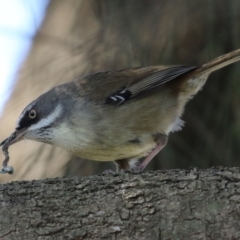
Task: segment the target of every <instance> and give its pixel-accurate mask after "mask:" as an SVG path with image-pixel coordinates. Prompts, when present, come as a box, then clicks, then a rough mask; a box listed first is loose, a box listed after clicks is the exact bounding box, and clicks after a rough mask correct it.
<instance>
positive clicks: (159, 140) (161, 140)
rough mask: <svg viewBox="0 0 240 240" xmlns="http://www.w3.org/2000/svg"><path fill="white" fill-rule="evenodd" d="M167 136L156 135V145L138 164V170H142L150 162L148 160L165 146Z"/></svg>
mask: <svg viewBox="0 0 240 240" xmlns="http://www.w3.org/2000/svg"><path fill="white" fill-rule="evenodd" d="M167 140H168V136H166V135H163V134H157V135H156V142H157V146H156V147H155V148H154V149H153V150H152V152H151V153H150V154H149V155H148V156H147V157H146V158H145V159H144V160H143V162H142V163H141V164H140V166H139V170H140V171H143V170H144V168H145V167H146V166H147V165H148V163H150V161H151V160H152V159H153V158H154V157H155V156H156V155H157V154H158V153H159V152H160V151H161V150H162V149H163V148H164V147H165V146H166V144H167Z"/></svg>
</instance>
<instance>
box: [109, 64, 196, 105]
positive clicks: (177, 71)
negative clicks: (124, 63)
mask: <svg viewBox="0 0 240 240" xmlns="http://www.w3.org/2000/svg"><path fill="white" fill-rule="evenodd" d="M196 68H198V67H195V66H194V67H193V66H171V67H165V68H164V69H161V70H157V71H155V72H152V73H151V74H149V75H148V76H146V77H144V78H142V79H139V80H138V81H135V82H134V83H133V84H131V83H130V85H128V86H127V85H126V86H123V87H122V88H121V89H119V90H117V91H115V92H114V93H113V94H111V95H110V96H108V97H107V98H106V104H116V105H121V104H123V103H125V102H126V101H127V100H129V99H131V98H134V97H136V96H138V95H139V94H141V93H144V92H147V91H149V90H151V89H153V88H156V87H159V86H161V85H163V84H165V83H167V82H169V81H171V80H173V79H176V78H177V77H179V76H181V75H183V74H185V73H188V72H190V71H191V70H194V69H196Z"/></svg>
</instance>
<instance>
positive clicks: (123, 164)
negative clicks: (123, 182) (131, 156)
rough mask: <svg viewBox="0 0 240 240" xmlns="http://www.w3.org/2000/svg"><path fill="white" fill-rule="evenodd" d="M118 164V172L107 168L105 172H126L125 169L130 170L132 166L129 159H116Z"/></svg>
mask: <svg viewBox="0 0 240 240" xmlns="http://www.w3.org/2000/svg"><path fill="white" fill-rule="evenodd" d="M114 163H115V164H116V172H114V171H113V170H111V169H107V170H105V171H104V172H103V174H106V175H109V174H115V173H125V171H130V170H131V167H130V164H129V162H128V159H121V160H116V161H114Z"/></svg>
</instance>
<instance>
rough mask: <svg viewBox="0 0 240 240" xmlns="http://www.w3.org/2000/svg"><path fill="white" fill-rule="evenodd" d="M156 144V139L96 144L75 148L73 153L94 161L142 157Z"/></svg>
mask: <svg viewBox="0 0 240 240" xmlns="http://www.w3.org/2000/svg"><path fill="white" fill-rule="evenodd" d="M155 146H156V143H155V142H154V141H151V142H145V143H125V144H120V143H119V145H116V146H113V145H111V146H110V145H109V146H107V145H95V144H90V145H89V146H88V147H84V148H81V149H75V150H73V151H72V154H73V155H75V156H77V157H81V158H84V159H88V160H94V161H115V160H120V159H127V158H137V159H138V158H141V157H145V156H147V155H148V154H149V153H150V152H151V151H152V149H153V148H154V147H155Z"/></svg>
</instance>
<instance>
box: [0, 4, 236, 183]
mask: <svg viewBox="0 0 240 240" xmlns="http://www.w3.org/2000/svg"><path fill="white" fill-rule="evenodd" d="M4 2H6V1H3V0H1V1H0V9H1V8H2V6H1V5H2V4H3V3H4ZM10 2H13V5H12V8H10V10H9V12H7V13H8V15H10V11H12V9H13V8H14V9H15V10H16V11H17V12H19V8H20V7H17V6H18V5H17V4H16V2H18V3H20V4H22V5H21V6H22V7H23V8H24V9H25V10H24V11H25V12H24V14H23V15H21V16H18V17H19V19H18V20H17V22H19V23H20V20H21V19H23V18H24V19H25V18H26V19H27V20H26V21H23V23H21V24H20V25H21V26H22V27H23V28H19V29H24V27H26V26H27V25H28V26H30V28H28V30H26V29H25V30H24V31H23V30H19V29H18V30H16V29H14V31H12V30H13V29H12V26H8V25H1V24H0V35H1V36H4V37H6V36H7V37H8V38H9V40H8V41H7V43H6V44H5V45H4V44H2V43H1V42H0V44H1V45H2V46H3V45H4V47H3V48H2V49H3V50H1V48H0V56H4V57H3V59H1V60H0V61H1V69H2V70H1V69H0V72H1V71H3V69H5V67H4V63H5V59H6V55H4V54H6V53H7V56H12V55H13V53H11V51H10V50H9V49H10V39H12V40H13V39H14V40H13V41H15V40H16V39H19V38H20V39H21V42H22V44H23V45H21V46H20V47H19V46H18V47H17V49H18V53H17V56H18V57H17V58H16V57H15V59H14V60H11V61H10V62H11V63H12V64H15V65H14V67H12V68H11V71H12V72H11V74H10V73H8V74H10V75H8V76H7V77H5V78H4V77H3V76H1V79H0V82H1V83H5V84H4V85H2V86H1V92H0V94H1V103H2V104H4V105H2V112H1V118H0V126H1V132H0V139H2V140H3V139H5V138H6V137H8V136H9V135H10V134H11V133H12V132H13V131H14V127H15V123H16V120H17V118H18V116H19V114H20V113H21V111H22V110H23V109H24V107H25V106H26V105H27V104H28V103H30V102H31V101H32V100H34V99H35V98H36V97H38V96H39V95H41V94H42V93H43V92H45V91H47V90H49V89H50V88H52V87H53V86H56V85H58V84H61V83H64V82H67V81H70V80H73V79H74V78H76V77H78V76H81V75H85V74H88V73H91V72H95V71H104V70H114V69H121V68H126V67H135V66H149V65H168V64H185V65H201V64H203V63H206V62H208V61H210V60H212V59H213V58H215V57H217V56H219V55H222V54H224V53H227V52H229V51H232V50H235V49H237V48H240V1H239V0H230V1H229V0H201V1H199V0H192V1H188V0H168V1H163V0H141V1H139V0H131V1H129V0H114V1H112V0H101V1H99V0H70V1H66V0H49V1H47V0H46V1H45V0H44V1H43V0H38V1H36V0H35V1H30V0H29V1H25V0H11V1H10ZM33 2H35V3H33ZM40 3H41V4H40ZM26 9H27V11H26ZM1 14H2V13H1V12H0V19H2V16H1ZM28 14H30V17H26V16H28ZM14 16H15V18H18V17H16V14H15V15H14ZM21 26H20V27H21ZM29 29H31V30H29ZM24 44H25V45H24ZM19 49H20V50H19ZM14 54H16V53H14ZM16 59H17V60H16ZM16 68H17V70H16ZM6 83H7V85H6ZM6 86H7V87H6ZM239 93H240V63H236V64H234V65H231V66H229V67H226V68H224V69H222V70H220V71H218V72H216V73H214V74H212V75H211V77H210V79H209V81H208V82H207V84H206V85H205V87H204V89H203V90H202V91H201V92H200V93H199V94H198V95H197V96H196V97H195V98H194V99H193V100H192V101H190V103H189V104H188V105H187V107H186V111H185V114H184V116H183V120H184V121H185V122H186V125H185V127H184V130H183V131H181V132H177V133H174V134H171V135H170V140H169V142H168V145H167V147H165V148H164V150H163V151H162V152H161V153H160V154H159V155H158V156H157V157H156V159H155V160H154V161H152V162H151V164H149V166H148V168H147V170H150V169H170V168H189V167H199V168H207V167H211V166H228V167H230V166H240V161H239V159H238V157H239V155H240V147H239V146H240V109H239V102H240V94H239ZM116 137H117V136H116ZM9 153H10V157H11V159H10V163H9V165H11V166H13V167H14V169H15V173H14V175H2V176H0V182H2V183H3V182H9V181H12V180H21V179H25V180H27V179H42V178H47V177H57V176H64V175H66V176H76V175H79V176H80V175H81V176H82V175H92V174H98V173H101V172H102V171H103V170H105V169H107V168H112V169H114V168H115V166H114V164H112V163H101V162H100V163H99V162H93V161H87V160H82V159H77V158H75V157H72V156H70V155H69V154H68V153H67V152H65V151H64V150H61V149H59V148H54V147H52V146H48V145H45V144H40V143H37V142H31V141H22V142H19V143H18V144H16V145H13V146H12V147H10V149H9ZM0 159H2V160H3V159H4V157H3V155H2V157H1V158H0ZM2 160H1V161H2Z"/></svg>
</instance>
